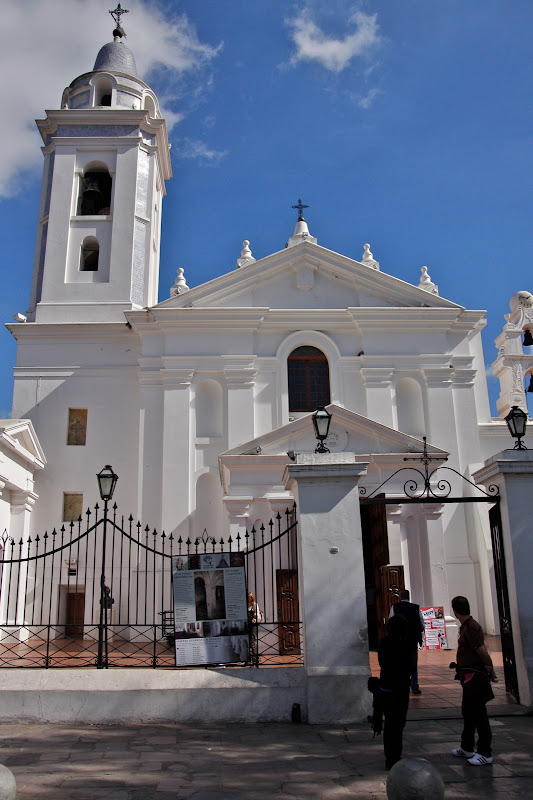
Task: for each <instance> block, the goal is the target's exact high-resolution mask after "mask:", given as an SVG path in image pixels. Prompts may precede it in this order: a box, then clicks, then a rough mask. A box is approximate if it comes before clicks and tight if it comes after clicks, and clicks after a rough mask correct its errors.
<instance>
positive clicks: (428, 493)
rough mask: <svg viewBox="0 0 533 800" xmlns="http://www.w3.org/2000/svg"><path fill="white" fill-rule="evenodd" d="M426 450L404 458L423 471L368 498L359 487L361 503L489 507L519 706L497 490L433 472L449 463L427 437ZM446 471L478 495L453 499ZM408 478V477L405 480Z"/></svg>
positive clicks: (504, 633) (512, 687)
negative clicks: (396, 489)
mask: <svg viewBox="0 0 533 800" xmlns="http://www.w3.org/2000/svg"><path fill="white" fill-rule="evenodd" d="M423 440H424V449H423V452H422V453H421V454H420V455H419V456H409V457H405V458H404V461H418V462H420V463H421V464H422V465H423V471H422V470H421V469H418V468H416V467H401V468H400V469H398V470H396V472H394V473H393V474H392V475H391V476H390V477H389V478H387V480H385V481H383V483H382V484H381V485H380V486H378V487H377V488H376V489H374V490H373V491H372V492H371V493H370V494H367V490H366V488H365V487H364V486H363V487H360V503H361V505H362V506H365V505H370V506H372V505H403V504H411V503H415V504H416V503H423V504H428V503H429V504H445V505H446V504H451V503H456V504H459V505H462V504H467V503H486V504H489V505H490V508H489V521H490V528H491V538H492V550H493V559H494V574H495V581H496V594H497V600H498V614H499V622H500V635H501V643H502V656H503V666H504V674H505V688H506V691H507V692H508V693H509V694H510V695H511V696H512V697H513V698H514V699H515V700H516V702H517V703H519V702H520V697H519V692H518V677H517V673H516V662H515V652H514V641H513V630H512V624H511V614H510V608H509V593H508V588H507V573H506V568H505V553H504V549H503V538H502V530H501V514H500V496H499V491H498V487H497V486H489V487H488V490H487V491H484V490H483V489H481V488H480V487H479V486H478V485H477V484H475V483H473V482H472V481H471V480H469V479H468V478H466V477H465V476H464V475H461V473H460V472H458V471H457V470H455V469H453V467H442V466H440V467H437V468H435V469H433V470H431V469H430V464H431V462H432V461H435V460H438V461H446V460H447V459H446V458H444V459H442V458H441V457H438V458H436V457H432V456H430V455H429V454H428V451H427V444H426V437H425V436H424V437H423ZM444 471H447V472H449V473H452V474H453V475H455V476H458V477H459V478H460V479H461V482H464V483H465V484H467V485H468V486H469V487H470V490H472V489H474V490H475V494H473V495H470V496H455V497H454V496H451V492H452V486H451V483H450V481H449V480H447V479H446V478H444V477H443V473H444ZM406 472H410V473H411V476H410V477H408V478H407V480H406V481H405V483H404V484H403V494H398V493H395V494H394V495H389V496H387V495H386V494H385V493H384V492H383V490H384V488H385V486H386V485H387V484H389V483H390V482H391V481H392V480H393V479H394V478H395V477H396V476H398V475H399V474H400V473H402V480H403V475H405V473H406ZM406 477H407V476H406Z"/></svg>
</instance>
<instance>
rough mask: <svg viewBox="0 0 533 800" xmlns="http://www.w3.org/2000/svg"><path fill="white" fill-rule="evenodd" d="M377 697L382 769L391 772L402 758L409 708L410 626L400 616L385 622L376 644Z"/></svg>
mask: <svg viewBox="0 0 533 800" xmlns="http://www.w3.org/2000/svg"><path fill="white" fill-rule="evenodd" d="M378 661H379V666H380V668H381V670H380V675H379V695H380V700H381V707H382V709H383V714H384V717H385V724H384V726H383V750H384V751H385V767H386V768H387V769H391V767H393V766H394V765H395V764H396V762H397V761H399V760H400V758H401V757H402V738H403V729H404V727H405V721H406V719H407V709H408V708H409V678H410V674H411V648H410V643H409V626H408V624H407V622H406V620H405V617H402V616H401V615H400V614H398V616H392V617H391V618H390V619H389V620H388V621H387V627H386V634H385V636H384V637H383V639H381V641H380V643H379V644H378Z"/></svg>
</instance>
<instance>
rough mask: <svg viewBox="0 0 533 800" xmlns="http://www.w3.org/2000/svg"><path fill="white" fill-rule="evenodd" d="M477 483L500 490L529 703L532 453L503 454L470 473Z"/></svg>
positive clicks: (532, 689) (521, 676)
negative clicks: (493, 486) (492, 485)
mask: <svg viewBox="0 0 533 800" xmlns="http://www.w3.org/2000/svg"><path fill="white" fill-rule="evenodd" d="M474 479H475V481H476V482H477V483H482V484H484V485H485V486H487V487H488V486H490V485H491V484H495V485H497V486H498V488H499V490H500V496H501V503H500V508H501V516H502V533H503V546H504V552H505V565H506V572H507V584H508V591H509V604H510V608H511V623H512V628H513V640H514V649H515V662H516V670H517V674H518V689H519V692H520V702H521V703H522V704H523V705H526V706H531V705H532V699H533V592H532V591H531V575H532V573H533V549H532V547H531V517H532V514H533V450H503V451H502V452H500V453H496V455H494V456H491V457H490V458H489V459H487V460H486V461H485V466H484V467H482V468H481V469H480V470H478V471H477V472H475V473H474Z"/></svg>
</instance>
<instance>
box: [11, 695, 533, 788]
mask: <svg viewBox="0 0 533 800" xmlns="http://www.w3.org/2000/svg"><path fill="white" fill-rule="evenodd" d="M516 711H518V709H516ZM492 725H493V732H494V744H495V760H494V764H493V765H492V766H488V767H477V768H476V767H471V766H470V765H469V764H467V763H465V762H463V761H459V760H458V759H455V758H453V757H452V756H451V755H450V750H451V749H452V747H454V746H456V745H457V744H458V742H459V733H460V729H461V721H460V719H458V718H455V719H432V720H424V719H412V720H410V721H409V722H408V724H407V727H406V731H405V735H404V757H409V756H411V757H419V758H427V759H429V760H430V761H431V763H433V764H434V765H435V766H436V767H437V769H438V770H439V772H440V773H441V775H442V777H443V779H444V781H445V783H446V788H447V791H446V798H447V800H459V798H466V797H468V798H469V800H489V799H491V798H495V799H496V800H497V799H498V798H501V799H502V800H503V798H506V799H507V800H515V799H516V798H531V797H533V762H532V753H533V717H531V716H505V717H497V718H494V719H493V721H492ZM382 748H383V745H382V740H381V737H376V738H374V739H373V738H372V734H371V732H370V728H369V726H368V725H353V726H349V727H335V726H309V725H298V724H290V723H288V724H269V723H258V724H254V725H252V724H246V725H222V724H220V725H195V726H187V725H135V726H120V727H119V726H116V727H114V726H83V725H14V724H6V725H0V763H3V764H5V765H6V766H8V767H9V768H10V769H11V770H12V771H13V773H14V774H15V777H16V780H17V788H18V793H17V800H100V798H101V799H102V800H177V799H178V798H179V799H181V798H183V800H189V799H190V800H245V799H246V800H248V799H251V798H254V800H267V799H268V800H299V799H300V798H301V799H302V800H303V798H306V799H307V798H309V800H341V799H342V798H346V800H349V798H357V800H386V779H387V773H386V772H385V770H384V760H383V749H382Z"/></svg>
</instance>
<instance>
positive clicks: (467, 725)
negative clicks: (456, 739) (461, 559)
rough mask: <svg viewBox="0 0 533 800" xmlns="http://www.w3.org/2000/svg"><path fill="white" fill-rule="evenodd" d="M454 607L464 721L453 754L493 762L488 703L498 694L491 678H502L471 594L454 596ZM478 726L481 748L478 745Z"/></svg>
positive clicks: (473, 761)
mask: <svg viewBox="0 0 533 800" xmlns="http://www.w3.org/2000/svg"><path fill="white" fill-rule="evenodd" d="M452 611H453V613H454V615H455V616H456V617H457V619H458V620H459V622H460V623H461V627H460V628H459V639H458V641H457V663H456V668H457V677H458V678H459V680H460V681H461V686H462V687H463V702H462V705H461V713H462V715H463V721H464V727H463V732H462V734H461V745H460V747H456V748H455V749H454V750H452V755H454V756H456V757H457V758H466V759H468V763H469V764H472V765H473V766H480V765H483V764H492V749H491V744H492V733H491V730H490V724H489V719H488V716H487V708H486V704H487V703H488V701H489V700H492V699H493V698H494V692H493V691H492V687H491V685H490V682H491V681H494V682H496V681H497V680H498V679H497V677H496V673H495V672H494V666H493V664H492V659H491V657H490V653H489V651H488V650H487V648H486V646H485V637H484V635H483V628H482V627H481V625H480V624H479V622H476V620H475V619H474V618H473V617H472V615H471V614H470V603H469V602H468V600H467V598H466V597H463V596H462V595H458V596H457V597H454V598H453V600H452ZM476 730H477V734H478V741H477V752H475V749H474V747H475V741H474V740H475V735H476Z"/></svg>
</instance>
